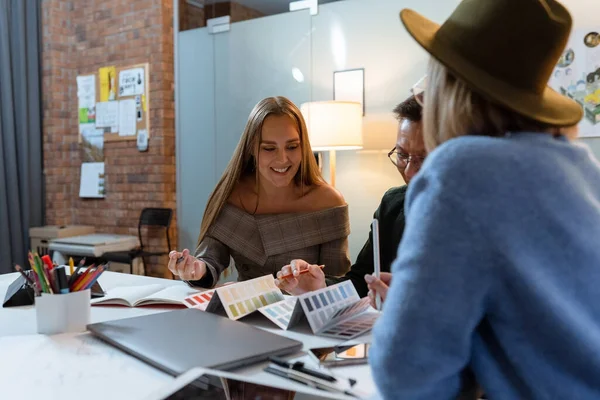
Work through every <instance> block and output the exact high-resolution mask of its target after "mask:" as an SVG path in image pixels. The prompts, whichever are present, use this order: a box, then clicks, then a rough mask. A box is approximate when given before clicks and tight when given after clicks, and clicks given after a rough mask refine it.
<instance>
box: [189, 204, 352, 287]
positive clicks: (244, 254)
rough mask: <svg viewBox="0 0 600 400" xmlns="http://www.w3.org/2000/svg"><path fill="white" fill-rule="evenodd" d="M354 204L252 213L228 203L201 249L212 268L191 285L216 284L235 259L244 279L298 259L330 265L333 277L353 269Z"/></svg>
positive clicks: (198, 251)
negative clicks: (350, 215)
mask: <svg viewBox="0 0 600 400" xmlns="http://www.w3.org/2000/svg"><path fill="white" fill-rule="evenodd" d="M349 234H350V221H349V218H348V206H347V205H344V206H339V207H333V208H327V209H323V210H319V211H311V212H302V213H285V214H260V215H252V214H249V213H247V212H246V211H244V210H242V209H240V208H238V207H236V206H233V205H231V204H226V205H224V206H223V209H222V210H221V212H220V214H219V216H218V217H217V219H216V220H215V222H214V223H213V225H212V226H211V227H210V228H209V230H208V233H207V235H206V237H205V238H204V239H203V240H202V242H201V243H200V245H199V246H198V248H197V249H196V253H195V256H196V257H197V258H198V259H200V260H202V261H204V262H205V263H206V266H207V272H206V275H205V276H204V278H202V279H201V280H199V281H192V282H190V284H193V285H196V286H202V287H212V286H214V285H215V283H216V282H217V281H218V280H219V276H220V275H221V273H222V272H223V271H224V270H225V269H226V268H227V267H228V266H229V264H230V257H231V258H233V261H234V264H235V268H236V269H237V271H238V279H239V280H247V279H252V278H257V277H259V276H263V275H267V274H276V273H277V271H279V270H280V269H281V267H283V266H284V265H286V264H289V263H290V261H291V260H293V259H303V260H306V261H307V262H309V263H311V264H319V265H325V268H324V272H325V274H327V275H331V276H341V275H344V274H345V273H346V272H347V271H348V269H349V268H350V258H349V256H348V235H349Z"/></svg>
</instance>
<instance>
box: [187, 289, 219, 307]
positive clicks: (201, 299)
mask: <svg viewBox="0 0 600 400" xmlns="http://www.w3.org/2000/svg"><path fill="white" fill-rule="evenodd" d="M214 293H215V290H208V291H206V292H202V293H197V294H194V295H192V296H189V297H186V298H185V299H184V300H183V303H184V304H185V305H186V306H187V307H188V308H197V309H199V310H202V311H206V308H207V307H208V304H209V303H210V300H211V299H212V297H213V295H214Z"/></svg>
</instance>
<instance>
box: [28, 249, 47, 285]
mask: <svg viewBox="0 0 600 400" xmlns="http://www.w3.org/2000/svg"><path fill="white" fill-rule="evenodd" d="M28 259H29V264H31V268H32V269H33V270H34V271H35V274H36V275H37V277H38V279H39V281H40V287H41V289H42V292H44V293H49V291H48V285H46V277H45V276H44V272H43V271H42V270H41V269H40V266H39V265H38V263H37V260H36V259H35V257H34V256H33V254H32V253H31V252H29V255H28Z"/></svg>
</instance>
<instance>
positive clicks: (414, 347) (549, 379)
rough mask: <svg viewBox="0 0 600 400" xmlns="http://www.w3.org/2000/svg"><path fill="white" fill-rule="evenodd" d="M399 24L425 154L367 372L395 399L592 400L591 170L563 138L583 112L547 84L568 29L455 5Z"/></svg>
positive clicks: (551, 16) (530, 1) (595, 370)
mask: <svg viewBox="0 0 600 400" xmlns="http://www.w3.org/2000/svg"><path fill="white" fill-rule="evenodd" d="M401 20H402V22H403V24H404V26H405V27H406V29H407V30H408V32H409V33H410V35H411V36H412V37H413V38H414V39H415V40H416V41H417V42H418V43H419V44H420V45H421V46H422V47H423V48H424V49H425V50H426V51H428V52H429V53H430V54H431V56H432V59H431V62H430V66H429V71H428V81H429V82H428V85H427V89H426V90H425V92H424V97H423V101H424V118H423V122H424V136H425V145H426V147H427V150H428V151H430V155H429V156H428V158H427V160H426V161H425V163H424V165H423V167H422V169H421V171H420V173H419V175H417V177H415V179H414V180H413V182H412V183H411V187H410V188H409V190H408V194H407V198H406V209H407V216H406V230H405V232H404V236H403V239H402V242H401V244H400V248H401V251H399V253H398V259H397V260H396V261H395V263H394V265H393V267H392V272H393V279H392V281H391V286H390V288H389V291H388V292H387V297H386V301H385V305H384V308H383V315H382V316H381V317H380V319H379V321H378V322H377V324H376V326H375V328H374V341H373V346H372V348H371V353H370V360H371V364H372V369H373V377H374V379H375V382H376V384H377V386H378V389H379V391H380V393H381V394H382V395H383V396H384V397H385V398H390V399H415V398H417V399H420V398H427V399H433V398H435V399H448V398H455V397H456V396H457V395H458V393H459V392H460V389H461V373H462V372H463V371H464V370H466V369H470V370H472V371H473V373H474V375H475V378H476V379H477V382H478V383H479V385H481V387H482V388H483V390H484V391H485V392H486V394H487V396H488V397H489V398H491V399H494V398H505V399H548V398H553V399H566V398H570V399H592V398H594V399H598V398H600V244H599V243H598V240H599V239H600V169H599V166H598V163H597V161H596V160H595V159H594V157H593V156H592V155H591V153H590V151H589V150H588V149H587V148H586V147H584V146H582V145H580V144H576V143H573V142H571V141H570V138H568V137H566V136H564V135H563V134H561V132H564V131H563V127H567V126H573V125H575V124H576V123H577V122H578V121H579V120H580V119H581V117H582V110H581V108H580V107H579V106H578V105H577V104H576V103H575V102H573V101H571V100H570V99H568V98H566V97H563V96H561V95H559V94H558V93H556V92H554V91H553V90H552V89H550V88H548V87H547V86H546V83H547V81H548V78H549V77H550V74H551V73H552V70H553V68H554V66H555V64H556V62H557V60H558V59H559V57H560V55H561V53H562V51H563V49H564V47H565V45H566V43H567V40H568V36H569V33H570V30H571V25H572V20H571V16H570V14H569V13H568V11H567V10H566V9H565V8H564V7H563V6H562V5H561V4H560V3H558V2H556V1H553V0H463V1H462V2H461V3H460V5H459V6H458V8H457V9H456V10H455V11H454V13H453V14H452V16H451V17H450V18H449V19H448V20H447V21H446V22H445V23H444V24H443V25H441V26H438V25H436V24H435V23H433V22H431V21H429V20H427V19H426V18H424V17H423V16H421V15H419V14H417V13H416V12H414V11H412V10H403V11H402V12H401Z"/></svg>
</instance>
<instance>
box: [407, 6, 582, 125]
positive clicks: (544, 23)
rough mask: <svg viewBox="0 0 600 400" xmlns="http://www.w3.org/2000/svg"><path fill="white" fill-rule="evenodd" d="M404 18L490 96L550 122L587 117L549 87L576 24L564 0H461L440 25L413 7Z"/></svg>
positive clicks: (429, 47) (434, 52) (428, 46)
mask: <svg viewBox="0 0 600 400" xmlns="http://www.w3.org/2000/svg"><path fill="white" fill-rule="evenodd" d="M400 19H401V21H402V23H403V24H404V27H405V28H406V29H407V30H408V32H409V33H410V35H411V36H412V37H413V38H414V39H415V40H416V41H417V42H418V43H419V44H420V45H421V46H422V47H423V48H424V49H425V50H426V51H427V52H429V54H431V56H432V57H434V58H435V59H437V60H438V61H439V62H440V63H442V64H443V65H444V66H445V67H446V68H448V70H449V71H450V72H452V73H453V74H454V75H456V76H457V77H458V78H460V79H462V80H463V81H465V82H466V83H467V84H468V85H469V87H470V88H471V89H472V90H473V91H475V92H476V93H479V94H480V95H482V96H484V97H485V98H487V99H488V100H490V101H493V102H496V103H499V104H501V105H503V106H504V107H506V108H508V109H510V110H513V111H515V112H517V113H519V114H521V115H524V116H526V117H528V118H531V119H533V120H535V121H539V122H542V123H545V124H550V125H558V126H569V125H575V124H576V123H577V122H579V120H581V118H582V116H583V110H582V108H581V106H579V105H578V104H577V103H576V102H575V101H573V100H571V99H569V98H567V97H565V96H563V95H561V94H559V93H557V92H556V91H554V90H553V89H551V88H550V87H548V85H547V84H548V80H549V78H550V75H551V74H552V71H553V70H554V67H555V66H556V63H557V62H558V59H559V58H560V56H561V54H562V52H563V51H564V48H565V46H566V44H567V41H568V39H569V34H570V32H571V26H572V19H571V15H570V14H569V12H568V11H567V9H566V8H565V7H564V6H563V5H562V4H560V3H559V2H557V1H554V0H463V1H462V2H461V3H460V4H459V5H458V7H457V8H456V9H455V10H454V12H453V13H452V15H451V16H450V18H448V19H447V20H446V21H445V22H444V23H443V24H442V25H441V26H440V25H439V24H436V23H434V22H433V21H430V20H429V19H427V18H425V17H424V16H422V15H420V14H419V13H417V12H415V11H413V10H410V9H404V10H402V11H401V12H400Z"/></svg>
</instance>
